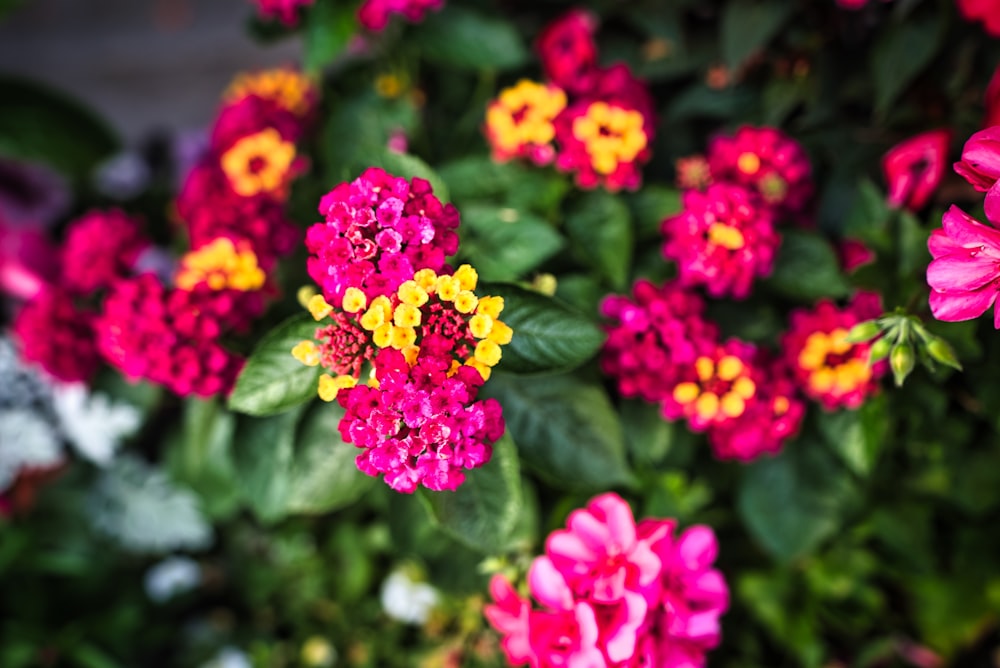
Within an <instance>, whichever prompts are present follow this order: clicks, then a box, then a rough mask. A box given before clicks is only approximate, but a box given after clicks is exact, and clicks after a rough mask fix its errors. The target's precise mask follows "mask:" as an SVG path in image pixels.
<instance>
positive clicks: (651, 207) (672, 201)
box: [629, 185, 683, 240]
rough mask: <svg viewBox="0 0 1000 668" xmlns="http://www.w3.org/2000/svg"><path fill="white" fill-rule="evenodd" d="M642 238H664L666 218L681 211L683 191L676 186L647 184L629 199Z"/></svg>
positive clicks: (638, 232) (637, 229)
mask: <svg viewBox="0 0 1000 668" xmlns="http://www.w3.org/2000/svg"><path fill="white" fill-rule="evenodd" d="M629 204H630V205H631V207H632V215H633V216H634V217H635V225H636V234H637V236H638V237H639V238H640V239H656V240H660V239H662V233H661V232H660V228H661V227H662V226H663V221H664V219H665V218H669V217H670V216H673V215H675V214H677V213H680V211H681V209H682V208H683V204H682V201H681V193H680V191H679V190H677V189H676V188H666V187H664V186H657V185H647V186H643V188H642V190H640V191H639V192H638V193H636V194H635V195H633V196H632V197H631V198H630V199H629Z"/></svg>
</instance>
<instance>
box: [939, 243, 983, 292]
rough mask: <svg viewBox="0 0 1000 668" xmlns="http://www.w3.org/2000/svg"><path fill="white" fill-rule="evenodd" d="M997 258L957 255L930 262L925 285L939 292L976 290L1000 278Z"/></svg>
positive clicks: (980, 255)
mask: <svg viewBox="0 0 1000 668" xmlns="http://www.w3.org/2000/svg"><path fill="white" fill-rule="evenodd" d="M997 262H998V260H997V258H995V257H991V256H990V255H986V254H979V255H973V254H972V253H969V252H968V251H967V254H966V255H959V254H958V253H955V254H952V255H945V256H944V257H939V258H938V259H936V260H932V261H931V263H930V264H929V265H927V284H928V285H930V286H931V287H932V288H933V289H935V290H937V291H939V292H952V291H958V292H965V291H968V290H978V289H979V288H981V287H983V286H984V285H986V284H987V283H989V282H990V281H992V280H994V279H996V278H998V277H1000V272H998V270H997Z"/></svg>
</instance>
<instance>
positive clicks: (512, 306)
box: [480, 283, 605, 374]
mask: <svg viewBox="0 0 1000 668" xmlns="http://www.w3.org/2000/svg"><path fill="white" fill-rule="evenodd" d="M480 289H481V291H482V293H483V294H491V295H500V296H502V297H503V298H504V309H503V312H502V313H501V314H500V319H501V320H503V322H505V323H506V324H507V325H509V326H510V327H511V328H512V329H513V330H514V338H513V340H511V342H510V343H509V344H508V345H506V346H504V347H503V359H502V360H501V361H500V367H499V368H500V369H502V370H503V371H505V372H508V373H517V374H541V373H557V372H561V371H570V370H572V369H575V368H576V367H578V366H580V365H581V364H583V363H584V362H586V361H587V360H588V359H590V358H591V357H592V356H593V355H594V353H596V352H597V351H598V350H599V349H600V347H601V344H602V343H604V338H605V335H604V332H602V331H601V330H600V328H599V327H598V326H597V325H596V324H595V323H594V322H593V321H592V320H590V319H589V318H586V317H584V316H583V315H580V314H579V313H578V312H576V311H574V310H573V309H572V308H570V307H569V306H566V305H565V304H563V303H562V302H560V301H558V300H556V299H553V298H551V297H546V296H545V295H541V294H539V293H537V292H532V291H531V290H525V289H524V288H521V287H518V286H516V285H510V284H506V283H494V284H483V285H481V286H480Z"/></svg>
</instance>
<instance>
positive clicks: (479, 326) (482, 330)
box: [469, 313, 494, 339]
mask: <svg viewBox="0 0 1000 668" xmlns="http://www.w3.org/2000/svg"><path fill="white" fill-rule="evenodd" d="M493 322H494V320H493V318H491V317H490V316H488V315H486V314H485V313H477V314H476V315H474V316H472V317H471V318H469V331H470V332H472V335H473V336H474V337H476V338H477V339H485V338H486V337H487V336H489V335H490V332H491V331H493Z"/></svg>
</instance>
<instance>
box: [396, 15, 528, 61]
mask: <svg viewBox="0 0 1000 668" xmlns="http://www.w3.org/2000/svg"><path fill="white" fill-rule="evenodd" d="M414 32H415V33H416V35H415V41H416V44H417V46H418V48H419V49H420V52H421V55H423V56H425V57H426V58H427V59H428V60H432V61H435V62H438V63H441V64H443V65H451V66H454V67H459V68H463V69H470V70H485V69H496V70H506V69H511V68H514V67H518V66H519V65H522V64H523V63H525V62H526V61H527V59H528V51H527V49H526V48H525V47H524V44H523V43H522V41H521V36H520V34H519V33H518V32H517V30H516V29H515V28H514V26H513V25H511V24H510V23H509V22H507V21H505V20H503V19H501V18H497V17H492V16H485V15H483V14H480V13H479V12H476V11H473V10H471V9H465V8H463V7H448V9H447V11H442V12H438V13H435V14H432V15H430V16H428V17H427V19H426V20H425V21H424V22H423V23H422V24H421V25H420V26H419V28H417V29H416V30H415V31H414Z"/></svg>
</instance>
